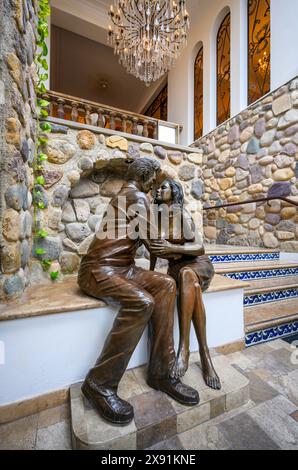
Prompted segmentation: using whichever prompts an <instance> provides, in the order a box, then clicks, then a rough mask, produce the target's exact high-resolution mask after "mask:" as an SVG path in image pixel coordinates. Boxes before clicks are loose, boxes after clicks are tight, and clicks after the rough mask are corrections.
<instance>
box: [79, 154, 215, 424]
mask: <svg viewBox="0 0 298 470" xmlns="http://www.w3.org/2000/svg"><path fill="white" fill-rule="evenodd" d="M159 175H160V165H159V163H158V162H157V161H156V160H154V159H150V158H139V159H137V160H134V161H133V162H132V163H130V164H129V167H128V172H127V183H126V184H124V186H123V187H122V189H121V191H120V193H119V194H118V195H117V196H115V197H114V198H112V199H111V201H110V204H109V206H108V208H107V211H106V213H105V215H104V217H103V220H102V222H101V225H100V228H99V230H98V231H97V233H96V235H95V237H94V239H93V241H92V243H91V245H90V247H89V250H88V253H87V254H86V255H85V256H84V257H83V258H82V261H81V266H80V270H79V274H78V283H79V286H80V288H81V289H82V290H83V292H85V293H86V294H87V295H90V296H93V297H96V298H99V299H102V300H104V301H106V302H107V303H116V304H118V305H120V310H119V313H118V315H117V317H116V319H115V321H114V324H113V327H112V329H111V331H110V333H109V335H108V337H107V338H106V341H105V344H104V347H103V350H102V351H101V354H100V356H99V358H98V360H97V362H96V364H95V365H94V367H93V368H92V369H91V370H90V371H89V372H88V374H87V376H86V378H85V381H84V383H83V386H82V392H83V394H84V395H85V396H86V398H88V399H89V400H90V401H91V402H92V403H93V404H94V406H95V407H96V408H97V410H98V411H99V413H100V414H101V415H102V416H103V417H104V418H105V419H106V420H108V421H110V422H112V423H114V424H128V423H129V422H130V421H131V420H132V419H133V416H134V414H133V408H132V406H131V405H130V404H129V403H128V402H127V401H124V400H122V399H121V398H120V397H119V396H118V395H117V388H118V384H119V382H120V379H121V377H122V375H123V374H124V372H125V370H126V367H127V365H128V362H129V360H130V358H131V355H132V353H133V351H134V350H135V348H136V346H137V344H138V342H139V340H140V338H141V336H142V334H143V332H144V329H145V328H146V326H147V325H148V326H149V338H150V344H151V351H150V359H149V364H148V371H147V383H148V385H149V386H150V387H152V388H154V389H156V390H160V391H162V392H165V393H167V394H168V395H170V396H171V397H172V398H173V399H174V400H177V401H178V402H180V403H182V404H184V405H189V406H192V405H196V404H197V403H199V395H198V392H197V391H196V390H195V389H193V388H191V387H189V386H186V385H184V384H183V383H182V382H181V380H180V377H182V376H183V375H184V374H185V372H186V370H187V367H188V359H189V333H190V325H191V322H193V325H194V328H195V332H196V335H197V338H198V342H199V351H200V357H201V366H202V370H203V375H204V379H205V382H206V384H207V385H208V386H209V387H211V388H214V389H219V388H220V380H219V378H218V376H217V374H216V372H215V370H214V367H213V365H212V361H211V358H210V354H209V350H208V346H207V341H206V317H205V309H204V304H203V300H202V292H203V291H204V290H206V289H207V288H208V286H209V284H210V281H211V279H212V277H213V275H214V270H213V266H212V263H211V262H210V260H209V258H208V257H207V256H206V255H205V254H204V248H203V245H202V243H201V240H200V237H199V234H198V233H197V231H196V228H195V226H194V223H193V220H192V218H191V216H190V215H189V214H188V213H187V211H186V210H185V209H184V206H183V190H182V187H181V185H180V184H179V183H177V182H175V181H173V180H170V179H166V180H164V181H163V182H162V183H161V185H160V186H159V187H158V188H157V180H158V177H159ZM151 190H153V197H154V202H155V203H156V204H154V205H153V206H152V205H150V202H149V199H148V196H147V194H148V193H149V192H150V191H151ZM152 207H155V208H156V207H157V210H155V211H154V210H153V209H152ZM181 227H182V228H183V230H182V231H181ZM142 244H144V245H145V247H146V248H147V249H148V250H149V252H150V256H151V263H150V270H149V271H148V270H144V269H142V268H140V267H137V266H136V265H135V255H136V251H137V249H138V248H139V247H140V246H141V245H142ZM157 258H165V259H168V261H169V268H168V274H162V273H159V272H156V271H154V268H155V262H156V259H157ZM177 290H178V294H179V295H178V313H179V327H180V343H179V349H178V353H177V356H176V354H175V350H174V342H173V323H174V308H175V302H176V292H177Z"/></svg>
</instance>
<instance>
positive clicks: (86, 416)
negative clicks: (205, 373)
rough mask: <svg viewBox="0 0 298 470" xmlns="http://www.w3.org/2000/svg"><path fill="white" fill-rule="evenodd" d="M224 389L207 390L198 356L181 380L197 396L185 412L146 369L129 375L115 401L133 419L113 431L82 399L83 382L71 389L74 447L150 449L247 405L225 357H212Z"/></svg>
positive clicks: (243, 382) (242, 384) (239, 378)
mask: <svg viewBox="0 0 298 470" xmlns="http://www.w3.org/2000/svg"><path fill="white" fill-rule="evenodd" d="M214 365H215V368H216V370H217V372H218V374H219V376H220V379H221V382H222V389H221V390H220V391H214V390H211V389H210V388H208V387H207V386H206V384H205V382H204V380H203V378H202V372H201V369H200V366H199V362H198V357H197V354H194V355H192V362H191V364H190V367H189V370H188V371H187V373H186V375H185V377H184V379H183V381H184V382H185V383H186V384H188V385H191V386H193V387H194V388H196V389H197V390H198V391H199V394H200V403H199V404H198V405H197V406H194V407H186V406H183V405H180V404H179V403H177V402H175V401H174V400H172V399H171V398H170V397H168V396H167V395H166V394H164V393H161V392H157V391H155V390H152V389H151V388H150V387H148V385H147V384H146V369H145V367H139V368H136V369H132V370H129V371H127V372H126V373H125V374H124V377H123V379H122V381H121V383H120V385H119V391H118V393H119V396H121V397H122V398H123V399H126V400H128V401H129V402H130V403H131V404H132V405H133V407H134V410H135V419H134V421H133V422H132V423H131V424H129V425H128V426H124V427H123V426H114V425H111V424H109V423H108V422H106V421H105V420H103V419H102V418H101V416H100V415H99V414H98V413H97V411H96V410H95V409H94V408H93V407H92V405H91V404H90V403H89V402H88V401H87V400H86V399H85V398H84V397H83V396H82V393H81V383H77V384H75V385H73V386H72V387H71V389H70V399H71V430H72V442H73V448H74V449H78V450H85V449H90V450H91V449H94V450H103V449H106V450H134V449H149V448H150V447H152V446H154V445H155V444H157V443H159V442H162V441H165V440H167V439H170V438H172V437H174V436H176V435H179V433H182V432H184V431H187V430H189V429H192V428H193V427H195V426H197V425H199V424H201V423H203V422H206V421H208V420H210V419H212V418H215V417H216V416H218V415H220V414H222V413H225V412H226V411H230V410H232V409H234V408H238V407H239V406H242V405H244V404H245V403H246V402H248V400H249V381H248V379H247V378H246V377H244V376H243V375H242V374H241V373H239V372H238V371H236V370H235V369H234V368H233V367H232V366H230V365H229V363H228V361H227V360H226V358H225V357H224V356H220V355H219V356H216V357H214Z"/></svg>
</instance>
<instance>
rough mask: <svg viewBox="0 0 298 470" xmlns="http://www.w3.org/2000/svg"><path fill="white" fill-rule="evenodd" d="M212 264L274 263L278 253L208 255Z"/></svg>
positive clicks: (277, 258)
mask: <svg viewBox="0 0 298 470" xmlns="http://www.w3.org/2000/svg"><path fill="white" fill-rule="evenodd" d="M209 258H210V260H211V261H212V263H237V262H251V261H275V260H279V252H276V253H231V254H229V255H218V254H217V255H209Z"/></svg>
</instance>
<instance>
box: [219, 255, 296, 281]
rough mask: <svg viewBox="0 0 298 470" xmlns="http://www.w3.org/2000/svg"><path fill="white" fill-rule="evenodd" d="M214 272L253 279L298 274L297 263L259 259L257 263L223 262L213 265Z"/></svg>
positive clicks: (248, 279)
mask: <svg viewBox="0 0 298 470" xmlns="http://www.w3.org/2000/svg"><path fill="white" fill-rule="evenodd" d="M215 272H216V273H217V274H222V275H223V276H227V277H229V278H230V279H235V280H239V281H255V280H260V279H262V280H263V279H264V280H265V279H272V278H280V277H291V276H298V264H297V263H295V262H293V263H290V262H284V261H280V260H277V261H259V262H258V263H231V264H229V265H225V264H224V263H222V264H219V265H215Z"/></svg>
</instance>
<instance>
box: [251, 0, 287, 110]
mask: <svg viewBox="0 0 298 470" xmlns="http://www.w3.org/2000/svg"><path fill="white" fill-rule="evenodd" d="M286 53H287V52H286V51H285V54H286ZM269 91H270V0H248V103H249V104H251V103H253V102H254V101H256V100H258V99H259V98H261V97H262V96H264V95H265V94H266V93H268V92H269Z"/></svg>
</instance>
